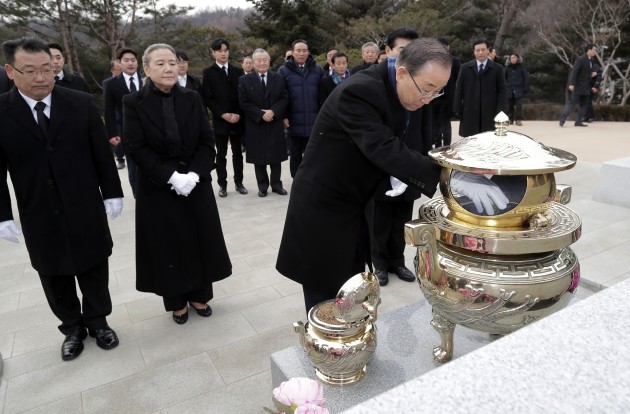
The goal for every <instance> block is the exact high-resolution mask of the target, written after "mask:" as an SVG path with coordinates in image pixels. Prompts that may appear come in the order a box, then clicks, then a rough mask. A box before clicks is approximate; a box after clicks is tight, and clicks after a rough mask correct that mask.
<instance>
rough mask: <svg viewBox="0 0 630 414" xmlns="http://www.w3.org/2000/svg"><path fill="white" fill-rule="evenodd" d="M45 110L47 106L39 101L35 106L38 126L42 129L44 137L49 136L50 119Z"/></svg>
mask: <svg viewBox="0 0 630 414" xmlns="http://www.w3.org/2000/svg"><path fill="white" fill-rule="evenodd" d="M44 109H46V104H45V103H43V102H42V101H38V102H37V103H36V104H35V111H36V112H37V124H38V125H39V127H40V128H41V130H42V132H43V133H44V135H48V121H49V120H48V117H47V116H46V114H45V113H44Z"/></svg>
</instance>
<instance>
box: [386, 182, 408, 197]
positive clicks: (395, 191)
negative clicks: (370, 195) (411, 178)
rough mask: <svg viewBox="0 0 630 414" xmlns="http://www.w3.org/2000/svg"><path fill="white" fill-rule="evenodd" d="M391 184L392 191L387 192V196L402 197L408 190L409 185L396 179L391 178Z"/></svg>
mask: <svg viewBox="0 0 630 414" xmlns="http://www.w3.org/2000/svg"><path fill="white" fill-rule="evenodd" d="M389 183H390V184H391V186H392V189H391V190H389V191H386V192H385V195H386V196H390V197H396V196H399V195H401V194H402V193H404V192H405V190H406V189H407V184H405V183H403V182H402V181H400V180H399V179H398V178H396V177H389Z"/></svg>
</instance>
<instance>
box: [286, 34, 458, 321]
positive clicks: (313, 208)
mask: <svg viewBox="0 0 630 414" xmlns="http://www.w3.org/2000/svg"><path fill="white" fill-rule="evenodd" d="M450 70H451V56H450V54H449V53H448V51H447V50H446V48H445V47H444V46H443V45H441V44H440V43H438V42H437V41H435V40H432V39H418V40H415V41H413V42H411V43H409V44H408V45H407V46H406V47H405V48H404V49H403V51H402V52H401V54H400V56H399V58H398V60H397V61H396V64H395V66H388V65H387V63H386V62H384V63H383V64H380V65H378V66H375V67H373V68H369V69H366V70H364V71H361V72H359V73H358V74H355V75H352V76H351V77H350V78H349V79H348V80H346V81H344V82H342V83H341V84H340V85H339V86H337V88H335V90H334V91H333V92H332V94H331V95H330V96H329V98H328V99H327V100H326V102H325V103H324V106H323V107H322V109H321V111H320V113H319V115H318V117H317V121H316V122H315V125H314V127H313V132H312V134H311V138H310V140H309V143H308V146H307V148H306V152H305V154H304V160H303V162H302V164H301V166H300V168H299V170H298V174H296V176H295V179H294V181H293V185H292V190H291V198H290V200H289V207H288V210H287V217H286V221H285V226H284V232H283V234H282V242H281V245H280V250H279V254H278V260H277V264H276V268H277V269H278V271H279V272H280V273H281V274H283V275H285V276H286V277H288V278H289V279H292V280H294V281H296V282H298V283H301V284H302V285H303V289H304V300H305V305H306V309H307V311H308V309H310V308H311V307H312V306H313V305H315V304H317V303H319V302H321V301H323V300H327V299H332V298H334V297H335V295H336V293H337V291H338V290H339V288H340V287H341V286H342V285H343V283H344V282H345V281H347V280H348V279H349V278H350V277H352V276H353V275H355V274H356V273H359V272H362V271H363V270H364V269H365V264H366V260H368V257H369V236H368V234H367V223H366V219H365V214H364V211H365V208H366V205H367V203H368V202H369V201H370V199H371V198H372V196H373V194H374V192H375V191H376V189H377V188H378V185H379V183H380V181H381V180H382V179H383V178H384V177H389V176H392V177H397V178H398V179H400V180H401V181H402V182H404V183H406V184H409V185H411V186H413V187H415V188H416V189H418V190H419V191H421V192H423V193H424V194H426V195H427V196H432V195H433V193H434V192H435V189H436V186H437V183H438V179H439V170H440V169H439V168H438V167H437V166H436V165H434V164H433V163H432V162H431V161H430V160H429V159H428V158H427V157H425V156H423V155H422V154H420V152H417V151H414V150H412V149H410V148H409V147H407V145H406V144H405V143H404V134H405V130H406V122H407V116H408V115H409V114H410V113H411V112H414V111H417V110H419V109H420V108H421V107H423V106H424V105H427V104H428V103H429V102H430V101H431V99H432V98H433V97H434V96H435V95H436V94H437V93H438V92H439V91H440V90H441V89H442V88H443V87H444V85H446V82H447V81H448V78H449V75H450ZM362 234H363V236H361V235H362Z"/></svg>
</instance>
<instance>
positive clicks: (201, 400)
mask: <svg viewBox="0 0 630 414" xmlns="http://www.w3.org/2000/svg"><path fill="white" fill-rule="evenodd" d="M453 126H454V130H455V131H457V124H456V123H454V125H453ZM629 127H630V124H629V123H594V124H591V126H590V127H589V128H574V127H573V126H572V125H571V123H567V124H566V125H565V127H564V128H560V127H559V126H558V124H557V123H556V122H543V121H540V122H525V125H524V126H522V127H515V128H514V130H516V131H519V132H523V133H525V134H527V135H530V136H532V137H534V138H536V139H537V140H539V141H541V142H543V143H545V144H547V145H549V146H553V147H558V148H562V149H565V150H567V151H570V152H573V153H574V154H576V155H577V157H578V160H579V161H578V164H577V166H576V168H574V169H573V170H570V171H567V172H562V173H559V174H557V175H556V179H557V182H558V183H565V184H571V185H572V186H573V201H572V203H571V204H570V206H571V207H572V208H573V209H574V210H576V211H577V212H578V213H580V214H581V216H582V219H583V231H584V232H583V236H582V239H581V240H580V241H579V242H578V243H576V244H575V245H574V250H575V251H576V253H577V254H578V257H579V258H580V261H581V264H582V277H583V279H582V280H583V282H584V283H583V285H582V288H581V289H580V290H579V292H581V293H580V295H582V296H584V295H588V294H590V293H592V291H593V290H598V289H601V288H603V287H607V286H611V285H613V284H615V283H616V282H618V281H620V280H623V279H627V278H630V209H627V208H622V207H617V206H611V205H606V204H601V203H596V202H594V201H591V193H592V190H593V188H594V187H595V185H596V183H597V178H598V174H599V170H600V164H601V163H602V162H604V161H607V160H612V159H616V158H621V157H625V156H630V133H629V132H628V131H629ZM284 164H285V165H284V166H283V167H284V168H283V180H284V183H285V187H286V188H287V189H288V190H290V186H291V178H290V176H289V174H288V163H284ZM121 178H122V181H123V184H124V186H125V194H130V193H131V192H130V190H129V187H128V181H127V177H126V170H122V171H121ZM619 185H620V190H623V191H627V188H628V184H627V183H620V184H619ZM245 186H247V187H248V188H249V190H250V194H249V195H246V196H243V195H240V194H238V193H236V192H235V191H234V189H233V186H230V187H229V188H228V190H230V192H229V196H228V197H227V198H225V199H219V198H218V199H217V202H218V205H219V210H220V213H221V220H222V223H223V229H224V232H225V238H226V241H227V244H228V249H229V252H230V256H231V258H232V262H233V266H234V272H233V275H232V276H231V277H229V278H227V279H226V280H224V281H221V282H219V283H216V284H215V298H214V300H212V302H211V305H212V308H213V309H214V314H213V316H212V317H211V318H209V319H204V318H201V317H199V316H197V315H196V314H193V313H191V315H190V320H189V322H188V323H187V324H186V325H183V326H179V325H176V324H175V323H174V322H173V321H172V319H171V315H170V314H169V313H166V312H164V310H163V307H162V300H161V298H159V297H157V296H154V295H150V294H146V293H140V292H137V291H136V290H135V278H134V231H133V227H134V225H133V221H134V219H133V218H134V213H135V212H134V201H133V200H132V199H130V198H126V199H125V210H124V212H123V215H122V216H121V217H119V218H117V219H116V220H113V221H110V224H111V230H112V233H113V237H114V244H115V245H114V254H113V256H112V257H111V259H110V269H111V271H110V276H111V277H110V279H111V280H110V290H111V294H112V300H113V303H114V311H113V314H112V315H111V317H110V318H109V322H110V325H111V326H112V327H113V328H115V329H116V330H117V332H118V334H119V336H120V340H121V345H120V346H119V347H118V348H116V349H114V350H111V351H102V350H101V349H99V348H98V347H97V346H96V344H95V343H94V340H93V339H90V338H88V339H87V340H86V346H85V350H84V352H83V354H82V355H81V356H80V357H79V358H78V359H76V360H75V361H72V362H62V361H61V359H60V356H59V352H60V351H59V349H60V345H61V341H62V339H63V337H62V336H61V335H60V334H59V332H58V331H57V328H56V326H57V324H58V321H57V320H56V318H55V317H54V316H53V315H52V313H51V312H50V309H49V308H48V305H47V303H46V300H45V297H44V295H43V292H42V289H41V286H40V283H39V278H38V277H37V274H36V273H35V272H34V270H33V269H32V268H31V266H30V264H29V260H28V255H27V253H26V249H25V247H24V244H23V243H21V244H19V245H13V244H10V243H6V242H4V241H0V352H1V353H2V357H3V358H4V373H3V375H2V379H1V382H0V414H13V413H21V412H29V413H46V414H51V413H64V414H74V413H90V414H96V413H134V414H135V413H148V414H151V413H163V414H170V413H177V414H184V413H195V414H197V413H220V414H231V413H234V414H248V413H261V412H262V409H261V407H262V406H265V405H266V406H270V405H271V374H270V362H269V355H270V354H271V353H273V352H275V351H278V350H281V349H284V348H286V347H289V346H293V345H296V344H297V335H296V334H294V333H293V331H292V328H291V324H292V323H293V322H294V321H296V320H300V319H305V313H304V310H303V307H304V305H303V300H302V293H301V288H300V285H297V284H295V283H293V282H291V281H289V280H288V279H286V278H284V277H283V276H281V275H279V274H278V273H277V272H276V271H275V269H274V264H275V259H276V255H277V250H278V245H279V243H280V237H281V234H282V227H283V222H284V217H285V212H286V206H287V202H288V197H286V196H285V197H282V196H278V195H276V194H273V193H269V196H267V197H266V198H259V197H257V195H256V192H257V191H256V188H255V179H254V170H253V167H252V165H250V164H246V167H245ZM423 201H425V199H423V200H421V201H419V203H420V202H423ZM418 205H419V204H418ZM14 207H15V204H14ZM16 216H17V215H16ZM413 254H414V251H413V249H411V248H408V249H407V251H406V257H407V259H408V261H409V262H411V259H412V257H413ZM321 265H322V271H325V269H326V263H322V264H321ZM382 294H383V304H382V306H381V308H380V309H379V310H380V311H381V312H387V311H391V310H393V309H396V308H399V307H402V306H405V305H407V304H411V303H414V302H416V301H419V300H424V299H423V298H422V294H421V292H420V289H419V288H417V286H415V285H412V284H409V283H405V282H402V281H400V280H398V279H397V278H393V279H392V280H391V282H390V284H389V285H388V286H387V287H385V288H383V289H382ZM427 330H430V328H429V327H427Z"/></svg>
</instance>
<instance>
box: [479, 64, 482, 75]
mask: <svg viewBox="0 0 630 414" xmlns="http://www.w3.org/2000/svg"><path fill="white" fill-rule="evenodd" d="M481 72H483V63H482V64H481V65H479V73H481Z"/></svg>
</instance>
